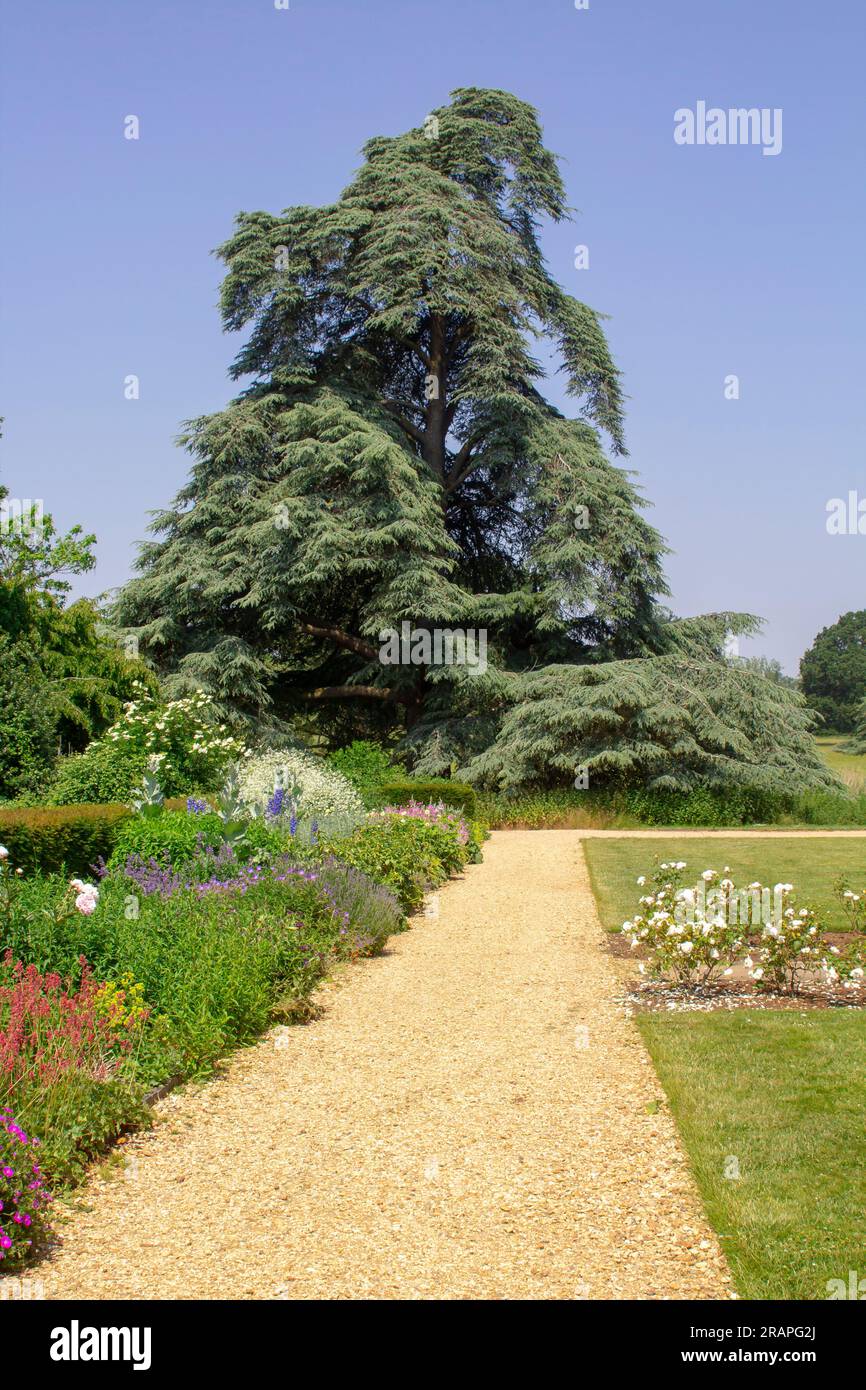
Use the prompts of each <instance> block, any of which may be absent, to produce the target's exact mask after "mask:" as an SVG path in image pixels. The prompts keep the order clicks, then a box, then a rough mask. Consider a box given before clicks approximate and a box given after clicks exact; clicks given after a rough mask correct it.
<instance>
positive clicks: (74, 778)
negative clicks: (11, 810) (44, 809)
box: [47, 742, 147, 806]
mask: <svg viewBox="0 0 866 1390" xmlns="http://www.w3.org/2000/svg"><path fill="white" fill-rule="evenodd" d="M146 762H147V757H146V755H145V754H144V752H143V751H142V750H141V749H139V748H135V747H131V746H128V745H126V744H116V743H104V742H97V743H91V744H90V746H89V748H87V749H86V750H85V751H84V752H83V753H73V754H72V755H71V756H69V757H66V758H62V759H61V760H60V762H59V763H58V766H57V770H56V772H55V775H54V779H53V781H52V783H51V785H50V787H49V789H48V792H47V801H48V804H49V805H52V806H73V805H75V804H76V803H79V802H93V803H96V802H107V801H112V802H113V801H125V800H128V799H129V797H130V795H131V793H132V790H133V788H134V787H135V786H137V785H138V784H139V783H140V782H141V780H142V778H143V776H144V771H145V765H146Z"/></svg>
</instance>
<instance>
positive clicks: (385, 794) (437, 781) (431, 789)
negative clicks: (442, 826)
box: [379, 777, 475, 816]
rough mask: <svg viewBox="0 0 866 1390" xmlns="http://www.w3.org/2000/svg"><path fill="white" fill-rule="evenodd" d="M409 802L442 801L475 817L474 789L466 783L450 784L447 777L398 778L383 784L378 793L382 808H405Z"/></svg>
mask: <svg viewBox="0 0 866 1390" xmlns="http://www.w3.org/2000/svg"><path fill="white" fill-rule="evenodd" d="M410 801H421V802H428V801H444V802H445V805H446V806H454V807H456V808H457V809H458V810H461V811H464V812H465V813H466V815H467V816H474V815H475V789H474V787H470V786H469V785H468V783H466V782H452V781H451V779H450V778H448V777H430V778H428V779H427V780H426V781H422V780H421V779H420V778H418V779H417V780H416V779H415V778H409V777H406V778H400V779H399V780H397V779H395V780H394V781H392V782H383V783H382V786H381V788H380V792H379V802H380V805H382V806H406V805H407V804H408V803H409V802H410Z"/></svg>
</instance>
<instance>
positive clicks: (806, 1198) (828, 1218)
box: [638, 1009, 866, 1299]
mask: <svg viewBox="0 0 866 1390" xmlns="http://www.w3.org/2000/svg"><path fill="white" fill-rule="evenodd" d="M638 1025H639V1027H640V1030H641V1033H642V1035H643V1037H644V1040H645V1042H646V1044H647V1047H648V1048H649V1051H650V1053H651V1055H652V1058H653V1061H654V1063H655V1066H656V1070H657V1072H658V1075H659V1078H660V1080H661V1083H662V1086H663V1087H664V1090H665V1092H666V1094H667V1097H668V1100H669V1102H670V1106H671V1109H672V1111H673V1114H674V1116H675V1118H676V1121H677V1124H678V1125H679V1129H680V1133H681V1135H682V1138H683V1141H684V1143H685V1146H686V1149H687V1151H688V1154H689V1158H690V1161H691V1166H692V1169H693V1171H694V1174H695V1178H696V1180H697V1184H698V1187H699V1189H700V1192H701V1195H702V1197H703V1200H704V1203H705V1206H706V1210H707V1215H708V1217H709V1220H710V1222H711V1224H712V1226H713V1227H714V1229H715V1230H716V1232H717V1233H718V1236H719V1240H720V1242H721V1245H722V1248H723V1249H724V1251H725V1254H726V1256H727V1258H728V1261H729V1263H730V1267H731V1271H732V1274H733V1277H734V1281H735V1284H736V1288H737V1291H738V1293H739V1294H740V1297H741V1298H756V1299H773V1298H778V1299H826V1298H827V1297H828V1296H829V1294H828V1289H827V1282H828V1280H832V1279H841V1280H844V1281H845V1282H846V1284H847V1282H848V1274H849V1270H856V1271H858V1278H864V1277H866V1126H864V1123H863V1116H864V1113H866V1017H864V1015H863V1013H862V1012H860V1011H859V1010H857V1011H851V1012H833V1011H826V1012H812V1013H806V1012H799V1011H796V1010H785V1011H779V1012H771V1011H767V1012H761V1011H760V1010H756V1009H749V1010H743V1011H741V1012H734V1013H712V1014H706V1013H687V1014H677V1015H673V1016H671V1015H664V1016H662V1015H658V1014H652V1015H649V1014H648V1015H643V1016H641V1017H640V1018H639V1019H638ZM737 1171H738V1172H739V1177H735V1176H731V1174H734V1173H736V1172H737ZM726 1174H727V1175H728V1176H726Z"/></svg>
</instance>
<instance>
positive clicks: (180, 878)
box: [124, 844, 318, 898]
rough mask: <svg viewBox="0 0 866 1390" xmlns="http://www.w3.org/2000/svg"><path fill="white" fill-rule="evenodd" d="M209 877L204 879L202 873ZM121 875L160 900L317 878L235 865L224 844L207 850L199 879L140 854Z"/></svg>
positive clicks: (303, 871) (132, 856) (231, 852)
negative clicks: (266, 883)
mask: <svg viewBox="0 0 866 1390" xmlns="http://www.w3.org/2000/svg"><path fill="white" fill-rule="evenodd" d="M208 869H209V870H210V873H209V874H208V876H207V877H206V878H205V877H203V873H207V871H208ZM124 873H125V874H126V877H127V878H130V879H132V881H133V883H134V884H135V885H136V887H138V888H139V889H140V890H141V892H142V893H143V894H144V895H145V897H149V896H150V895H151V894H153V893H158V894H159V896H160V897H161V898H173V897H174V896H175V894H176V893H185V892H192V893H195V894H196V895H197V896H198V897H200V898H203V897H205V896H207V895H208V894H209V893H246V892H247V891H248V890H249V889H250V888H254V887H255V885H256V884H258V883H262V882H263V881H265V880H268V881H270V882H273V883H287V882H289V881H291V880H300V881H301V882H304V883H315V882H316V881H317V878H318V875H317V874H315V873H313V872H312V871H311V870H308V869H301V868H298V867H296V866H294V865H292V866H286V867H285V868H284V869H283V871H282V872H279V873H278V872H276V869H273V870H272V869H271V868H270V867H269V866H267V865H262V864H247V865H246V866H241V865H239V864H238V863H237V859H236V857H235V853H234V850H233V849H232V847H231V845H227V844H223V845H221V846H220V848H219V849H218V850H213V849H208V850H207V851H206V852H205V855H203V857H202V872H200V873H199V875H198V876H195V875H190V874H189V873H181V872H180V871H179V870H177V869H173V868H171V867H168V868H166V866H165V865H164V864H160V862H159V861H158V860H157V859H148V860H146V861H145V860H144V859H142V857H141V855H140V854H130V855H129V857H128V858H127V861H126V865H125V868H124Z"/></svg>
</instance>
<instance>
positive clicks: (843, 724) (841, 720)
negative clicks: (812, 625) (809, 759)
mask: <svg viewBox="0 0 866 1390" xmlns="http://www.w3.org/2000/svg"><path fill="white" fill-rule="evenodd" d="M800 682H801V685H802V689H803V694H804V695H805V696H806V699H807V700H808V702H809V705H810V706H811V708H812V709H814V710H815V711H816V713H818V714H820V715H821V716H822V718H823V720H824V722H825V726H826V727H827V728H828V729H832V730H835V731H838V732H839V733H849V732H850V731H851V730H852V729H854V728H855V726H856V725H857V722H858V718H859V719H860V721H861V723H862V709H861V707H862V704H863V701H864V698H866V609H860V610H858V611H857V612H852V613H844V614H843V615H842V617H841V618H839V619H838V621H837V622H835V623H833V624H832V625H831V626H830V627H825V628H822V630H821V631H820V632H819V633H818V636H817V637H816V638H815V641H814V642H813V643H812V645H811V647H810V648H809V650H808V651H807V652H806V653H805V655H804V656H803V659H802V661H801V662H800ZM860 732H861V734H862V732H863V731H862V730H861V731H860ZM857 751H859V748H858V750H857Z"/></svg>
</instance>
